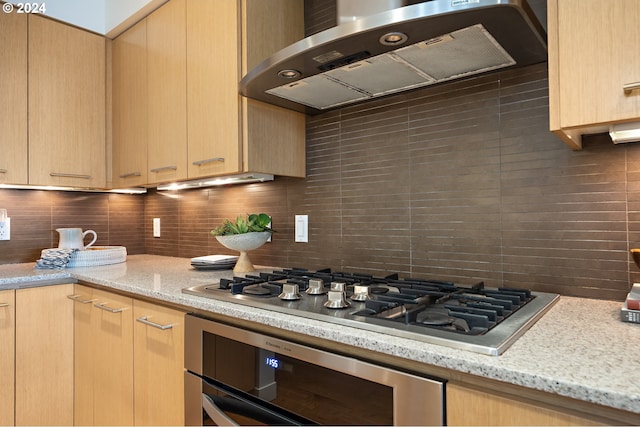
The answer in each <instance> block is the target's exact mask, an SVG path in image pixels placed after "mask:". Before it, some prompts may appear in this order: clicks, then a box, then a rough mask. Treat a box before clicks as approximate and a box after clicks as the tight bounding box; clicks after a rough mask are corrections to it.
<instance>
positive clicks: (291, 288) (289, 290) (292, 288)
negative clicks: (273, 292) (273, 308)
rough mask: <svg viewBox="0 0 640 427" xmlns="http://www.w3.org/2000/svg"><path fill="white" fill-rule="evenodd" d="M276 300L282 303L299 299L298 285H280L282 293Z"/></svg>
mask: <svg viewBox="0 0 640 427" xmlns="http://www.w3.org/2000/svg"><path fill="white" fill-rule="evenodd" d="M278 298H280V299H281V300H284V301H295V300H299V299H300V293H299V292H298V285H297V284H292V283H285V284H284V285H282V293H281V294H280V295H278Z"/></svg>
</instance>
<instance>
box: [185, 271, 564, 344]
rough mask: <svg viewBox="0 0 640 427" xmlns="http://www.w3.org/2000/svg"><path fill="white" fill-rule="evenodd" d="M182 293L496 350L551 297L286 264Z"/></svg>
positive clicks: (553, 299)
mask: <svg viewBox="0 0 640 427" xmlns="http://www.w3.org/2000/svg"><path fill="white" fill-rule="evenodd" d="M182 292H183V293H186V294H190V295H196V296H201V297H205V298H211V299H216V300H222V301H230V302H235V303H239V304H244V305H247V306H251V307H257V308H262V309H267V310H273V311H277V312H280V313H286V314H291V315H295V316H301V317H306V318H310V319H315V320H319V321H323V322H329V323H335V324H339V325H344V326H351V327H355V328H359V329H364V330H369V331H374V332H379V333H383V334H388V335H393V336H398V337H404V338H409V339H414V340H418V341H423V342H427V343H431V344H439V345H444V346H447V347H452V348H456V349H461V350H468V351H473V352H477V353H481V354H487V355H494V356H498V355H500V354H502V353H503V352H504V351H505V350H506V349H507V348H508V347H509V346H510V345H511V344H513V342H515V341H516V340H517V339H518V338H519V337H520V336H522V334H524V333H525V332H526V331H527V330H528V329H529V328H530V327H531V326H532V325H533V324H534V323H535V322H536V321H537V320H538V319H540V317H542V316H543V315H544V313H546V312H547V311H548V310H549V309H550V308H551V307H552V306H553V304H554V303H555V302H556V301H557V299H558V298H559V296H558V295H557V294H551V293H541V292H532V291H528V290H522V289H506V288H486V287H484V284H483V283H482V282H480V283H477V284H475V285H473V286H459V285H456V284H454V283H452V282H448V281H441V280H430V279H416V278H403V279H401V278H399V277H398V275H397V274H392V275H389V276H385V277H374V276H371V275H367V274H358V273H343V272H332V271H331V270H329V269H326V270H318V271H307V270H303V269H285V270H278V271H274V272H273V273H260V274H256V275H247V276H246V277H234V279H221V280H220V281H219V282H216V283H212V284H210V285H201V286H194V287H190V288H185V289H183V290H182Z"/></svg>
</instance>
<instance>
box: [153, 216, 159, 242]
mask: <svg viewBox="0 0 640 427" xmlns="http://www.w3.org/2000/svg"><path fill="white" fill-rule="evenodd" d="M153 237H160V218H153Z"/></svg>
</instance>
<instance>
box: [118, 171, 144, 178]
mask: <svg viewBox="0 0 640 427" xmlns="http://www.w3.org/2000/svg"><path fill="white" fill-rule="evenodd" d="M141 175H142V174H141V173H140V172H129V173H123V174H122V175H119V178H131V177H132V176H141Z"/></svg>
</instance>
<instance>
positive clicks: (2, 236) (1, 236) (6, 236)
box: [0, 218, 11, 240]
mask: <svg viewBox="0 0 640 427" xmlns="http://www.w3.org/2000/svg"><path fill="white" fill-rule="evenodd" d="M0 240H11V218H5V219H4V221H2V222H0Z"/></svg>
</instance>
